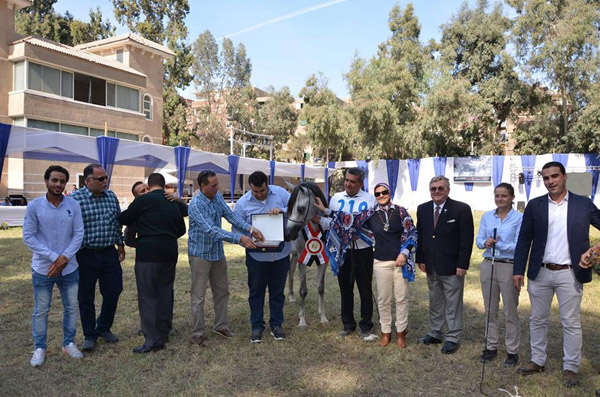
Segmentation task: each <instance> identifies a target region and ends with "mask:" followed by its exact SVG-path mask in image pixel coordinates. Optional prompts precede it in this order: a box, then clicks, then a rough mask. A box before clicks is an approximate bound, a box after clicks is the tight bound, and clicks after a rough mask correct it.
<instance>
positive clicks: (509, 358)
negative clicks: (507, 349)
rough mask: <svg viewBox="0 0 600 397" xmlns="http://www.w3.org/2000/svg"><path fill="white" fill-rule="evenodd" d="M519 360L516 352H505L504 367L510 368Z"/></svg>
mask: <svg viewBox="0 0 600 397" xmlns="http://www.w3.org/2000/svg"><path fill="white" fill-rule="evenodd" d="M518 362H519V355H518V354H516V353H515V354H510V353H508V354H506V360H504V368H510V367H514V366H515V365H517V364H518Z"/></svg>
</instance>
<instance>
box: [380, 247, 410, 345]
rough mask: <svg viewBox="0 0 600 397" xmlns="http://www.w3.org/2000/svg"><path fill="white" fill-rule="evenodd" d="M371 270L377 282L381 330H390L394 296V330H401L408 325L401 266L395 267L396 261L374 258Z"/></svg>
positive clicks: (405, 283) (404, 285)
mask: <svg viewBox="0 0 600 397" xmlns="http://www.w3.org/2000/svg"><path fill="white" fill-rule="evenodd" d="M373 271H374V273H375V281H376V283H377V307H378V308H379V322H380V323H381V332H383V333H386V334H388V333H391V332H392V299H393V298H394V297H395V298H396V332H402V331H404V330H405V329H406V327H407V326H408V300H409V288H408V280H406V279H405V278H404V277H402V268H400V267H396V261H380V260H377V259H375V261H374V262H373Z"/></svg>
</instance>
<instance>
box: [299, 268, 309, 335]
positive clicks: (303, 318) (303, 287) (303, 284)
mask: <svg viewBox="0 0 600 397" xmlns="http://www.w3.org/2000/svg"><path fill="white" fill-rule="evenodd" d="M306 267H307V266H305V265H300V266H298V276H299V277H300V312H299V313H298V318H299V319H300V321H299V322H298V328H300V329H303V330H304V329H307V328H308V326H307V325H306V313H305V311H304V302H305V300H306V295H307V294H308V288H307V287H306Z"/></svg>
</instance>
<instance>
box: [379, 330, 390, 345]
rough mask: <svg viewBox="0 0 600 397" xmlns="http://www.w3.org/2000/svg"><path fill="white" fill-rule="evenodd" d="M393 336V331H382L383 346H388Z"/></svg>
mask: <svg viewBox="0 0 600 397" xmlns="http://www.w3.org/2000/svg"><path fill="white" fill-rule="evenodd" d="M391 338H392V333H391V332H388V333H385V332H382V333H381V342H380V343H381V347H386V346H387V345H389V344H390V339H391Z"/></svg>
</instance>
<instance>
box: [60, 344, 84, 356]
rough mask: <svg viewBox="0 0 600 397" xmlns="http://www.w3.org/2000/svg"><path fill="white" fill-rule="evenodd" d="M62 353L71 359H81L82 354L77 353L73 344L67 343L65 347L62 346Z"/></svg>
mask: <svg viewBox="0 0 600 397" xmlns="http://www.w3.org/2000/svg"><path fill="white" fill-rule="evenodd" d="M62 352H63V354H68V355H69V356H71V357H73V358H83V353H82V352H80V351H79V349H78V348H77V345H76V344H75V343H73V342H71V343H69V344H68V345H67V346H63V348H62Z"/></svg>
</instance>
